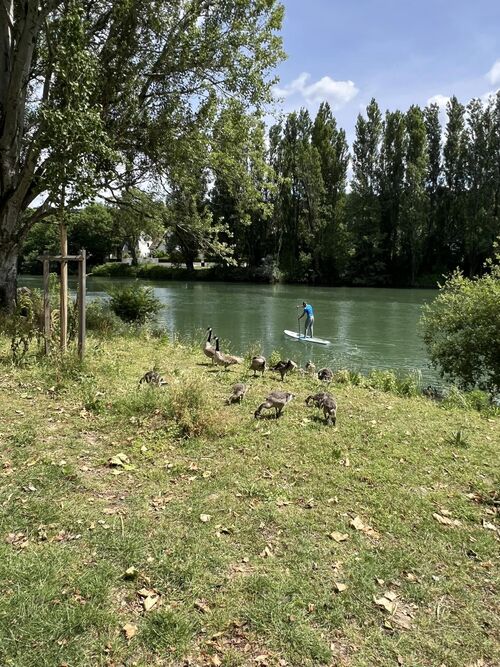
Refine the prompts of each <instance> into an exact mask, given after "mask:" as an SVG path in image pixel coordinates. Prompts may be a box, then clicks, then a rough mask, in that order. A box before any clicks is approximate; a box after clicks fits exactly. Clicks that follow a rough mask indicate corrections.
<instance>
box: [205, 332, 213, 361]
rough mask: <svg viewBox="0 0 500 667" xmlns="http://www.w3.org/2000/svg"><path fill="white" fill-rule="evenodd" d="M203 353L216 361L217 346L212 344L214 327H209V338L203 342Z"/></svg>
mask: <svg viewBox="0 0 500 667" xmlns="http://www.w3.org/2000/svg"><path fill="white" fill-rule="evenodd" d="M203 354H204V355H205V356H206V357H208V358H209V359H211V360H212V364H213V363H214V354H215V347H214V346H213V345H212V327H208V329H207V340H206V341H205V342H204V343H203Z"/></svg>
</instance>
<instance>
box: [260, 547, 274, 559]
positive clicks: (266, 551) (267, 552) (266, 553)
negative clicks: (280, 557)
mask: <svg viewBox="0 0 500 667" xmlns="http://www.w3.org/2000/svg"><path fill="white" fill-rule="evenodd" d="M259 556H261V558H272V557H273V556H274V554H273V552H272V551H271V548H270V547H269V546H267V547H265V549H264V550H263V551H261V552H260V554H259Z"/></svg>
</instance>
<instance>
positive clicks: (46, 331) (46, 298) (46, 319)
mask: <svg viewBox="0 0 500 667" xmlns="http://www.w3.org/2000/svg"><path fill="white" fill-rule="evenodd" d="M49 272H50V266H49V260H48V259H45V258H44V260H43V335H44V342H45V354H49V352H50V333H51V332H50V294H49V277H50V273H49Z"/></svg>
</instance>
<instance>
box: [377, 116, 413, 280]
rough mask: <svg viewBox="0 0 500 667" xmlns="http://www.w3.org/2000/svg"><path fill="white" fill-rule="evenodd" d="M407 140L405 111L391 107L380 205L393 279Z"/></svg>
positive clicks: (384, 144) (386, 121) (386, 126)
mask: <svg viewBox="0 0 500 667" xmlns="http://www.w3.org/2000/svg"><path fill="white" fill-rule="evenodd" d="M406 142H407V137H406V124H405V117H404V115H403V114H402V113H401V112H400V111H393V112H391V111H387V112H386V114H385V119H384V134H383V139H382V151H381V166H380V205H381V232H382V243H383V247H384V255H383V256H384V261H385V266H386V270H387V272H388V274H389V276H391V279H392V278H393V277H394V276H395V274H396V273H397V271H398V264H399V253H400V236H401V230H400V225H401V220H400V216H401V205H402V197H403V188H404V176H405V165H404V159H405V154H406V150H407V146H406Z"/></svg>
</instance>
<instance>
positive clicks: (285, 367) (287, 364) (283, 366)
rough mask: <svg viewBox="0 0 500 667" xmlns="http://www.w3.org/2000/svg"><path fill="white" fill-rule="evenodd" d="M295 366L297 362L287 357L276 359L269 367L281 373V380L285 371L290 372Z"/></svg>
mask: <svg viewBox="0 0 500 667" xmlns="http://www.w3.org/2000/svg"><path fill="white" fill-rule="evenodd" d="M295 368H297V364H296V363H295V361H292V360H291V359H287V361H283V360H281V361H278V363H277V364H276V365H275V366H273V367H272V368H271V370H272V371H278V373H279V374H280V375H281V381H282V382H283V379H284V377H285V375H286V374H287V373H290V371H293V370H294V369H295Z"/></svg>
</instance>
